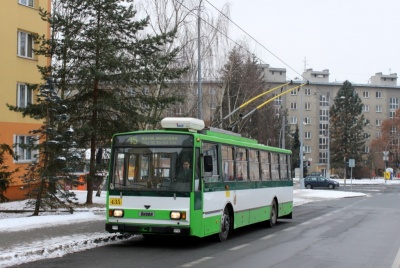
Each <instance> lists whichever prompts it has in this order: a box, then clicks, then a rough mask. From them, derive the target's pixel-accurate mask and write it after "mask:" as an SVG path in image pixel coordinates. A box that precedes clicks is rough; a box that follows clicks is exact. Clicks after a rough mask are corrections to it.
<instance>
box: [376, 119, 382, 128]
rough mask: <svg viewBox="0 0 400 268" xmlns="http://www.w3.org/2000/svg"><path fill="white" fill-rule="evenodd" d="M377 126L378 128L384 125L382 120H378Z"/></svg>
mask: <svg viewBox="0 0 400 268" xmlns="http://www.w3.org/2000/svg"><path fill="white" fill-rule="evenodd" d="M375 124H376V126H377V127H380V126H381V125H382V119H376V120H375Z"/></svg>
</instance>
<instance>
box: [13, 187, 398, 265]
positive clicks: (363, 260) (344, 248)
mask: <svg viewBox="0 0 400 268" xmlns="http://www.w3.org/2000/svg"><path fill="white" fill-rule="evenodd" d="M340 190H350V187H349V188H348V189H347V188H346V189H345V188H343V187H341V189H340ZM352 190H353V191H357V192H365V193H368V194H369V195H370V196H369V197H358V198H345V199H339V200H329V201H322V202H321V201H320V202H313V203H308V204H305V205H302V206H299V207H295V210H294V215H293V216H294V218H293V219H292V220H281V221H280V222H279V224H278V225H277V226H275V227H274V228H272V229H269V228H264V226H262V225H260V224H259V225H254V226H251V227H245V228H241V229H238V230H236V231H235V233H234V235H233V236H232V237H230V239H228V241H226V242H224V243H217V242H214V241H211V239H176V238H164V239H145V238H142V237H137V238H133V239H131V240H128V241H126V242H122V243H119V244H115V245H109V246H104V247H100V248H96V249H92V250H87V251H84V252H79V253H75V254H69V255H66V256H64V257H61V258H57V259H49V260H43V261H38V262H33V263H27V264H24V265H20V266H16V267H99V268H100V267H166V268H167V267H195V268H203V267H229V268H235V267H241V268H242V267H252V268H253V267H263V268H265V267H273V268H287V267H296V268H302V267H304V268H305V267H307V268H309V267H313V268H315V267H321V268H322V267H323V268H327V267H340V268H346V267H349V268H350V267H351V268H354V267H362V268H377V267H379V268H384V267H388V268H395V267H396V268H398V267H399V266H400V224H399V223H400V213H399V212H400V210H399V209H400V208H399V207H400V206H399V203H400V194H399V193H400V185H388V186H386V185H379V186H378V185H367V186H366V185H360V186H358V185H357V186H356V185H353V189H352Z"/></svg>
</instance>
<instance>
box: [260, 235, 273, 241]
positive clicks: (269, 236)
mask: <svg viewBox="0 0 400 268" xmlns="http://www.w3.org/2000/svg"><path fill="white" fill-rule="evenodd" d="M274 236H275V234H269V235H266V236H264V237H261V238H260V240H267V239H270V238H272V237H274Z"/></svg>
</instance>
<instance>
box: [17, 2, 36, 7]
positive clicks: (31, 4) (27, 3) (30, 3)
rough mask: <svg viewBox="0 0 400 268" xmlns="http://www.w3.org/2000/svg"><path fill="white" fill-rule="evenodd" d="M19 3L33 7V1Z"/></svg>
mask: <svg viewBox="0 0 400 268" xmlns="http://www.w3.org/2000/svg"><path fill="white" fill-rule="evenodd" d="M18 3H19V4H21V5H24V6H28V7H33V0H18Z"/></svg>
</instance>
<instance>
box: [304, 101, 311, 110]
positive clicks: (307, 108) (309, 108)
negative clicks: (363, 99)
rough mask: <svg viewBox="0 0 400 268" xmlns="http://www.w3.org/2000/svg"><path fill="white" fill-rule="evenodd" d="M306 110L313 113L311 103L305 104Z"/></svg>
mask: <svg viewBox="0 0 400 268" xmlns="http://www.w3.org/2000/svg"><path fill="white" fill-rule="evenodd" d="M304 109H305V110H306V111H311V103H310V102H306V103H305V104H304Z"/></svg>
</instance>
